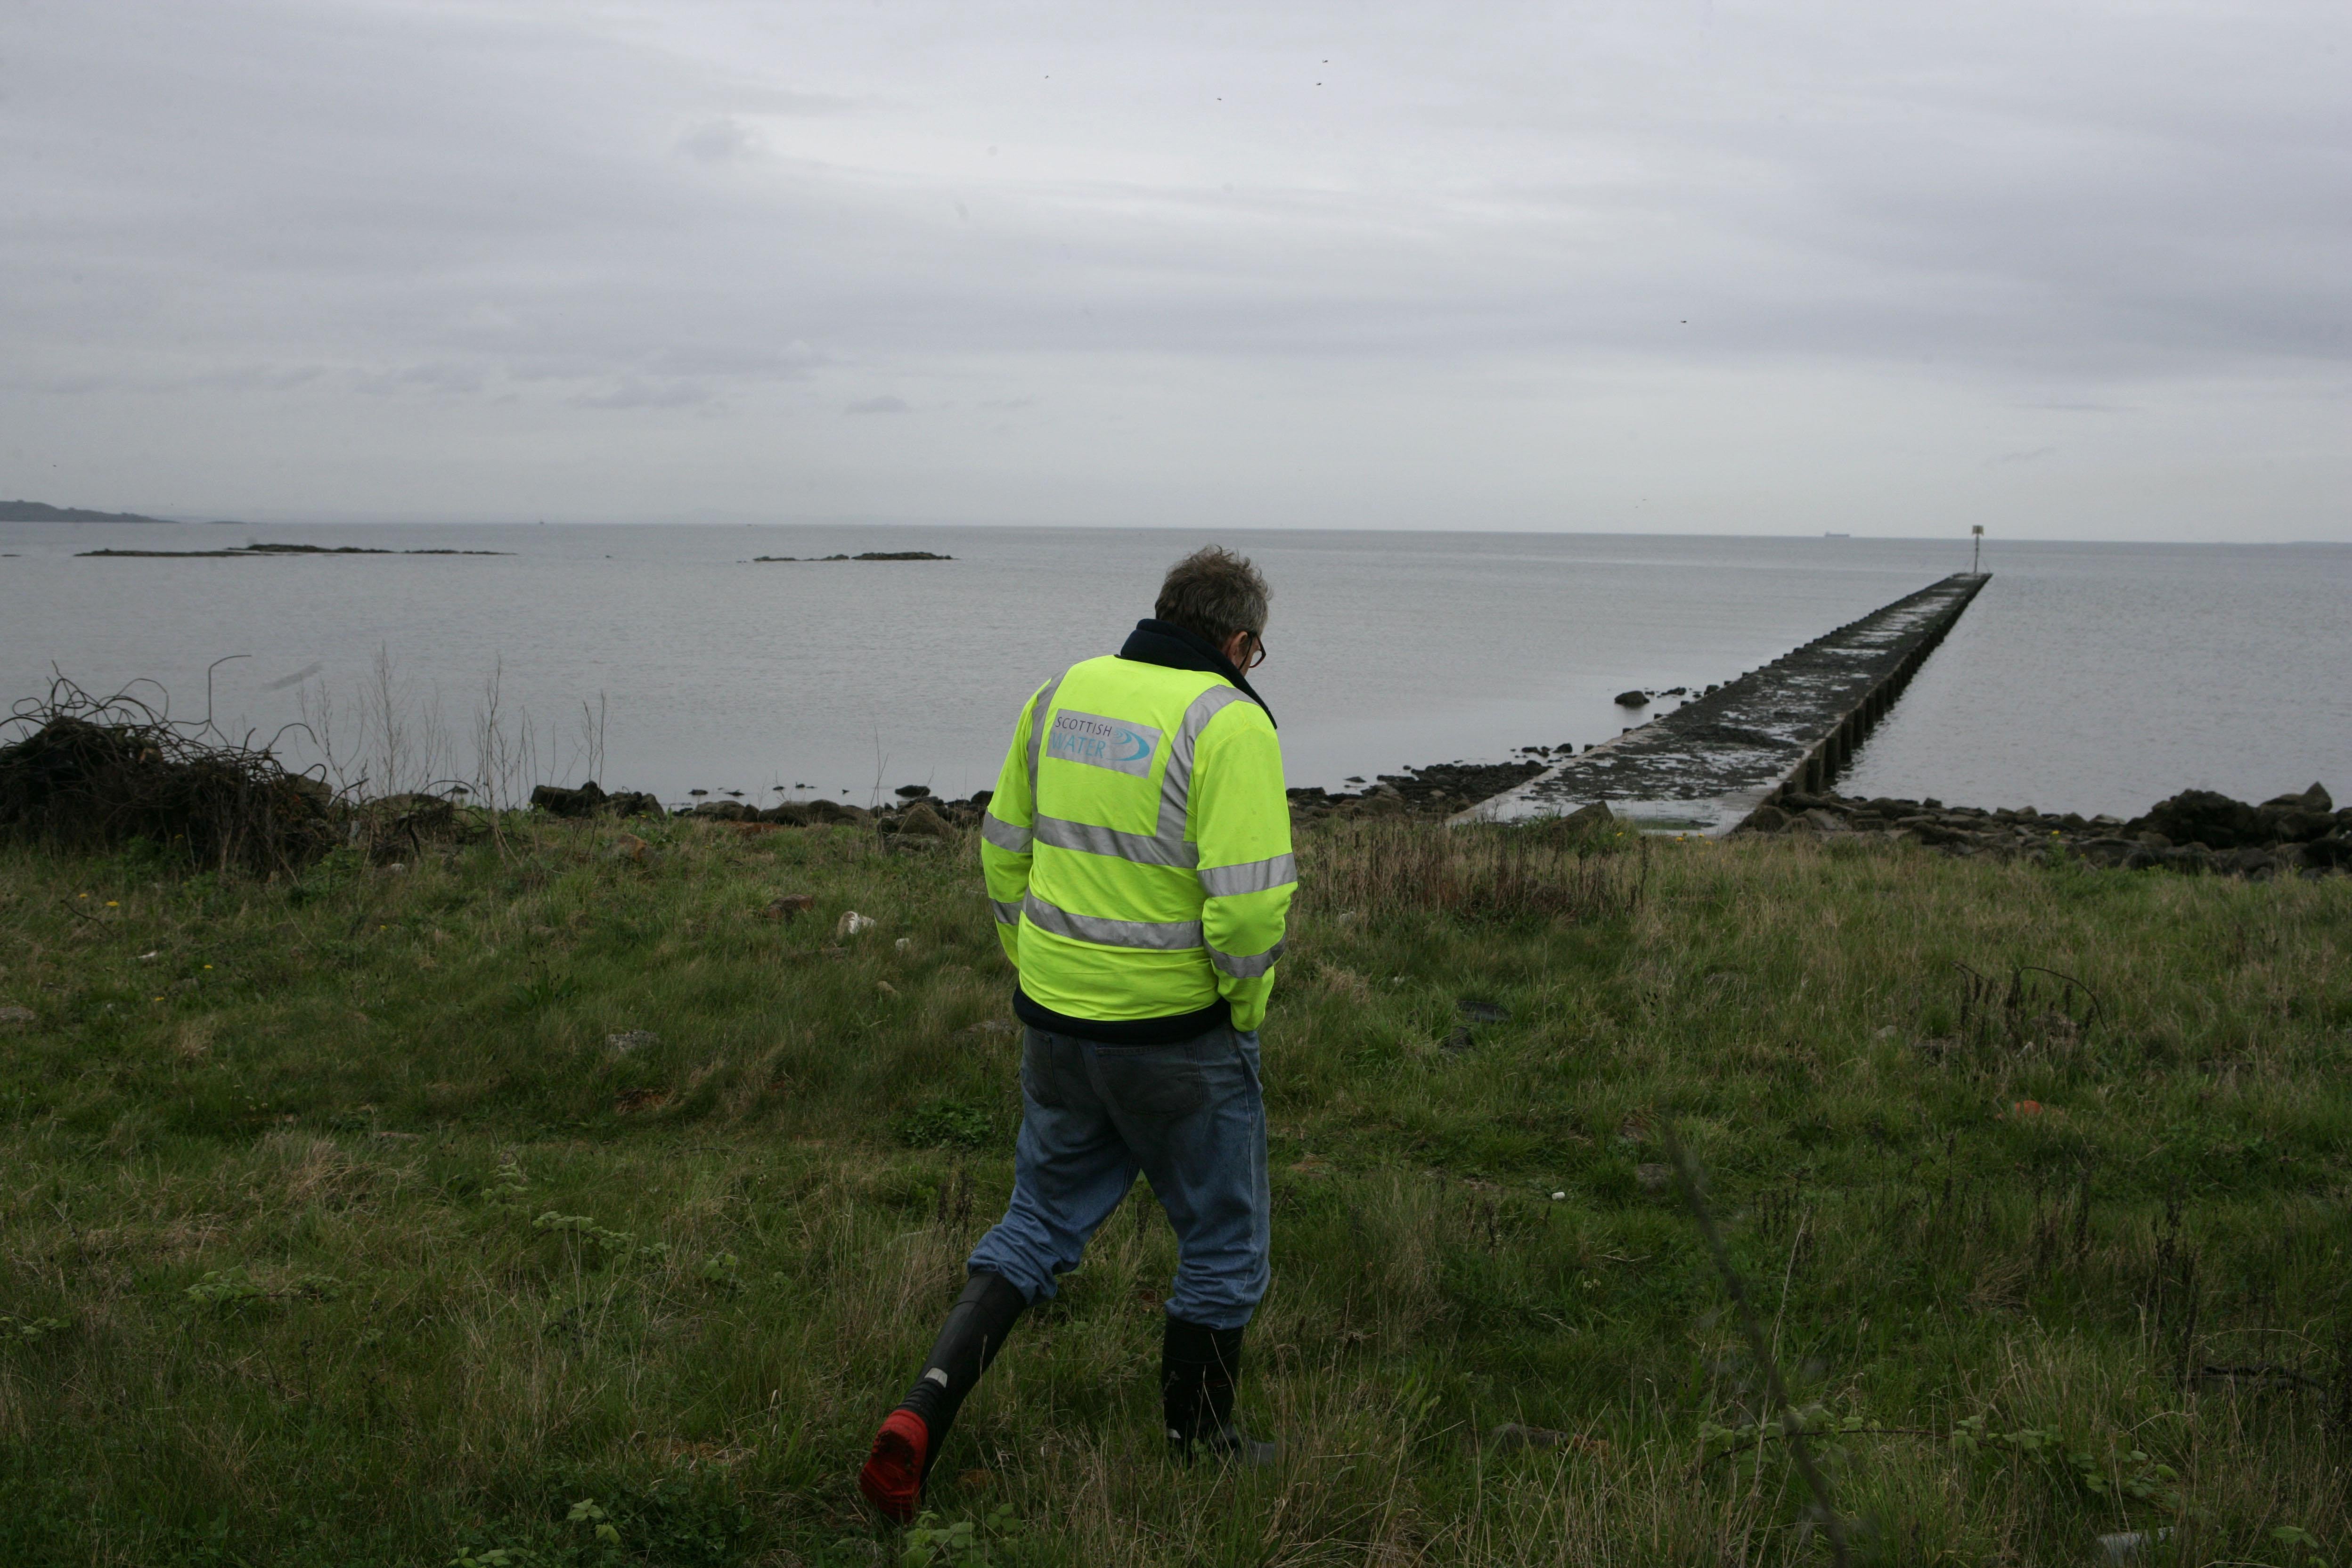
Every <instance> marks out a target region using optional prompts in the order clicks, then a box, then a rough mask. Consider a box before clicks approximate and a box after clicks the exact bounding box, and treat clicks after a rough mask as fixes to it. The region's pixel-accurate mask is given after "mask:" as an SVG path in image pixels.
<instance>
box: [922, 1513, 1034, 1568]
mask: <svg viewBox="0 0 2352 1568" xmlns="http://www.w3.org/2000/svg"><path fill="white" fill-rule="evenodd" d="M1015 1525H1016V1521H1014V1519H1013V1505H1012V1504H1011V1503H999V1504H997V1505H996V1507H995V1508H994V1509H992V1510H990V1512H989V1515H988V1517H987V1518H986V1519H983V1520H981V1521H977V1522H975V1521H971V1520H969V1519H960V1520H957V1521H955V1522H954V1523H953V1524H942V1523H940V1517H939V1515H937V1514H935V1513H929V1512H926V1513H924V1514H923V1515H922V1516H921V1517H919V1518H918V1519H917V1520H916V1521H915V1522H914V1523H913V1524H911V1525H908V1527H907V1535H906V1545H905V1549H904V1550H903V1551H902V1552H900V1553H899V1554H898V1563H899V1568H950V1565H952V1568H964V1565H966V1564H970V1565H972V1568H978V1565H980V1564H983V1563H987V1562H988V1542H989V1538H990V1537H995V1538H997V1539H1000V1540H1001V1539H1003V1538H1004V1537H1006V1536H1009V1535H1011V1534H1012V1533H1013V1530H1014V1528H1015Z"/></svg>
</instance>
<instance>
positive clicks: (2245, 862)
mask: <svg viewBox="0 0 2352 1568" xmlns="http://www.w3.org/2000/svg"><path fill="white" fill-rule="evenodd" d="M2213 869H2215V870H2216V871H2220V872H2223V873H2225V874H2227V875H2229V876H2232V877H2251V876H2253V875H2254V874H2255V873H2256V872H2260V871H2276V870H2277V869H2278V857H2277V856H2275V855H2273V854H2272V853H2271V852H2270V851H2269V850H2267V849H2261V848H2256V847H2252V846H2248V847H2245V848H2243V849H2227V850H2223V851H2222V852H2221V854H2218V855H2216V856H2214V857H2213Z"/></svg>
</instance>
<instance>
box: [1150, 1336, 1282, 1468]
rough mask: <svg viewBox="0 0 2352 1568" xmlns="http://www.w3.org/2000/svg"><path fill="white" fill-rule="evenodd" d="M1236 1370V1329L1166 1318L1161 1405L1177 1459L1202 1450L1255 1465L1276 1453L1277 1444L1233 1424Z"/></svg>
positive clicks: (1266, 1462)
mask: <svg viewBox="0 0 2352 1568" xmlns="http://www.w3.org/2000/svg"><path fill="white" fill-rule="evenodd" d="M1241 1369H1242V1331H1241V1330H1239V1329H1211V1328H1204V1327H1202V1325H1201V1324H1199V1323H1188V1322H1186V1321H1184V1320H1183V1319H1181V1318H1170V1319H1169V1320H1168V1326H1167V1330H1166V1331H1165V1333H1164V1334H1163V1335H1162V1337H1161V1339H1160V1410H1161V1413H1162V1415H1163V1416H1164V1417H1165V1419H1166V1421H1167V1424H1168V1444H1169V1447H1170V1448H1171V1449H1172V1450H1173V1451H1174V1453H1175V1455H1176V1457H1177V1458H1179V1459H1184V1460H1189V1459H1191V1458H1192V1456H1193V1455H1195V1454H1207V1455H1209V1456H1210V1457H1212V1458H1221V1459H1232V1460H1234V1461H1235V1462H1237V1463H1240V1464H1244V1465H1252V1466H1256V1465H1270V1464H1272V1463H1274V1461H1275V1460H1276V1458H1278V1457H1279V1456H1280V1454H1281V1446H1280V1445H1278V1444H1275V1443H1262V1442H1259V1441H1257V1440H1256V1439H1255V1438H1253V1437H1252V1436H1250V1435H1249V1434H1248V1433H1246V1432H1244V1431H1243V1430H1242V1429H1241V1427H1239V1426H1236V1425H1234V1379H1235V1378H1236V1377H1238V1376H1239V1375H1240V1374H1241Z"/></svg>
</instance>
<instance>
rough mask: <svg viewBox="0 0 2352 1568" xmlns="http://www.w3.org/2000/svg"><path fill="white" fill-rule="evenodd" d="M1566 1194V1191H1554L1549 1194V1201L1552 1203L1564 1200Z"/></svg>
mask: <svg viewBox="0 0 2352 1568" xmlns="http://www.w3.org/2000/svg"><path fill="white" fill-rule="evenodd" d="M1567 1196H1568V1194H1566V1193H1554V1194H1552V1195H1551V1201H1552V1202H1554V1203H1560V1202H1562V1201H1564V1200H1565V1199H1566V1198H1567Z"/></svg>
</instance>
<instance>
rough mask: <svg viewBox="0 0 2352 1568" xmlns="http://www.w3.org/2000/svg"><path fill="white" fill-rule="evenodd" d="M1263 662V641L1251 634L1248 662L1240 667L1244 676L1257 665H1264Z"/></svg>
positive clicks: (1262, 638)
mask: <svg viewBox="0 0 2352 1568" xmlns="http://www.w3.org/2000/svg"><path fill="white" fill-rule="evenodd" d="M1264 663H1265V638H1264V637H1259V636H1258V635H1257V634H1256V633H1255V632H1253V633H1251V634H1250V656H1249V662H1248V663H1247V664H1244V665H1243V666H1242V670H1243V672H1244V674H1246V673H1247V672H1248V671H1250V670H1253V669H1255V668H1257V667H1258V666H1259V665H1261V664H1264Z"/></svg>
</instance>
